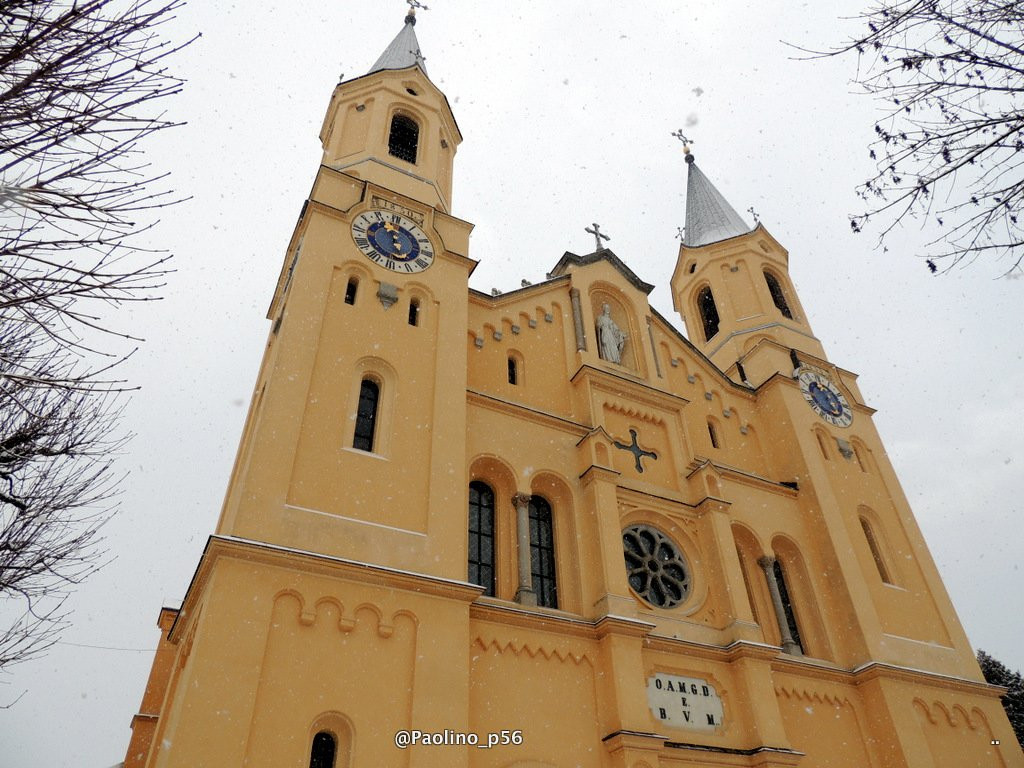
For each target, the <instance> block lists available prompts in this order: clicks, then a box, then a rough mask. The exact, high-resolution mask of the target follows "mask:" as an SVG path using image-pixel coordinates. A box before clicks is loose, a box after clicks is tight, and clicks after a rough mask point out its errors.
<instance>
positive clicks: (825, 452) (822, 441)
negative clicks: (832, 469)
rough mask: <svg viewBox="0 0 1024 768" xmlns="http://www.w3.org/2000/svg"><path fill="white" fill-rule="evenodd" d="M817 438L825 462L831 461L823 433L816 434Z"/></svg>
mask: <svg viewBox="0 0 1024 768" xmlns="http://www.w3.org/2000/svg"><path fill="white" fill-rule="evenodd" d="M814 434H815V436H816V437H817V438H818V447H819V448H820V449H821V455H822V456H824V457H825V461H831V460H832V457H831V456H829V455H828V446H826V445H825V437H824V435H822V434H821V432H815V433H814Z"/></svg>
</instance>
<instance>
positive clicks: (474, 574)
mask: <svg viewBox="0 0 1024 768" xmlns="http://www.w3.org/2000/svg"><path fill="white" fill-rule="evenodd" d="M469 581H470V583H472V584H479V585H480V586H481V587H483V588H484V594H485V595H490V596H491V597H494V491H492V490H491V487H490V486H489V485H487V484H486V483H481V482H479V481H475V480H474V481H473V482H472V483H470V484H469Z"/></svg>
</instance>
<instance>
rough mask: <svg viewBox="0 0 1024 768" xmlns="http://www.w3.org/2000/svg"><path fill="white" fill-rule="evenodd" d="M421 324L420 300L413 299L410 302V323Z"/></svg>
mask: <svg viewBox="0 0 1024 768" xmlns="http://www.w3.org/2000/svg"><path fill="white" fill-rule="evenodd" d="M419 324H420V300H419V299H413V300H412V301H410V302H409V325H419Z"/></svg>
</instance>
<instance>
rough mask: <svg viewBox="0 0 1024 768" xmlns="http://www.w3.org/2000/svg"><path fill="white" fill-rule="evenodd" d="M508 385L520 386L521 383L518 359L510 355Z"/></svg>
mask: <svg viewBox="0 0 1024 768" xmlns="http://www.w3.org/2000/svg"><path fill="white" fill-rule="evenodd" d="M508 383H509V384H518V383H519V368H518V366H517V365H516V359H515V358H514V357H512V356H511V355H509V358H508Z"/></svg>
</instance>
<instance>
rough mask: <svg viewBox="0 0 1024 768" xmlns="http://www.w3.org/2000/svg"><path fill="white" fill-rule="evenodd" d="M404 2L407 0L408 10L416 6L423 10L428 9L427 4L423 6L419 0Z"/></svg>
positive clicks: (413, 9) (412, 9) (414, 8)
mask: <svg viewBox="0 0 1024 768" xmlns="http://www.w3.org/2000/svg"><path fill="white" fill-rule="evenodd" d="M405 2H407V3H408V4H409V10H410V11H415V10H416V9H417V8H420V9H422V10H424V11H429V10H430V9H429V8H428V7H427V6H425V5H424V4H423V3H421V2H420V0H405Z"/></svg>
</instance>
